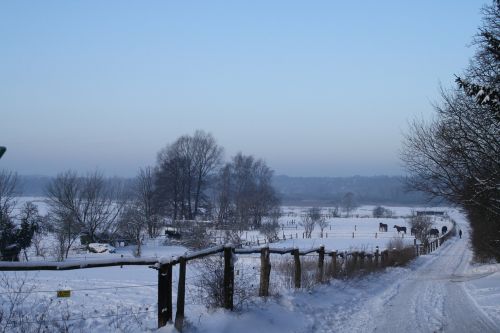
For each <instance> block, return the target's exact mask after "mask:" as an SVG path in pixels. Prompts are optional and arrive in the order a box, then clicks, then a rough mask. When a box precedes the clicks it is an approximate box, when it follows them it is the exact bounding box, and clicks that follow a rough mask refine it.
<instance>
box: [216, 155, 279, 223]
mask: <svg viewBox="0 0 500 333" xmlns="http://www.w3.org/2000/svg"><path fill="white" fill-rule="evenodd" d="M272 175H273V171H272V170H271V169H270V168H269V167H268V166H267V165H266V164H265V162H264V161H262V160H256V159H255V158H254V157H253V156H245V155H243V154H241V153H239V154H237V155H236V156H234V157H233V158H232V160H231V162H229V163H227V164H226V165H225V166H224V167H223V168H222V170H221V172H220V173H219V179H218V184H219V185H218V187H217V188H216V191H217V194H216V197H217V198H218V200H217V206H218V208H217V209H218V213H219V218H222V219H225V221H224V222H227V220H229V219H231V221H232V222H233V223H234V224H236V225H238V227H239V228H249V227H254V228H259V227H260V225H261V223H262V220H263V218H264V217H266V216H270V215H271V214H272V213H273V212H274V211H275V210H276V208H277V207H279V199H278V196H277V194H276V191H275V190H274V188H273V186H272V184H271V179H272Z"/></svg>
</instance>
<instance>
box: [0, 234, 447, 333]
mask: <svg viewBox="0 0 500 333" xmlns="http://www.w3.org/2000/svg"><path fill="white" fill-rule="evenodd" d="M454 232H455V225H453V228H451V229H450V230H449V231H448V232H447V233H446V234H444V235H443V236H441V237H439V238H436V239H434V240H432V241H431V242H430V243H429V244H428V245H426V246H423V245H422V244H418V245H414V255H416V256H418V255H421V254H427V253H430V252H432V251H434V250H436V249H437V248H438V247H439V246H440V245H442V243H443V242H444V241H445V240H447V239H448V238H449V237H451V235H452V234H454ZM219 253H221V254H223V262H224V275H223V307H224V308H226V309H228V310H232V309H233V291H234V277H235V267H234V256H235V255H239V256H243V255H249V256H250V255H255V254H260V272H259V273H258V275H259V276H260V282H259V296H263V297H265V296H269V284H270V277H271V274H270V273H271V262H270V255H271V254H280V255H285V254H290V255H292V256H293V265H294V273H293V275H294V278H293V282H294V287H295V288H301V279H302V277H301V260H300V257H301V256H308V257H309V256H311V255H312V254H315V256H316V255H317V257H318V262H317V269H318V271H317V272H318V273H317V282H320V283H321V282H323V279H324V274H325V261H326V260H327V259H328V258H329V259H328V260H330V263H331V265H332V266H333V271H335V269H336V266H337V265H341V262H339V259H340V260H342V261H343V262H345V260H347V258H351V260H352V262H353V263H354V268H355V269H363V267H364V265H368V264H370V265H375V267H379V266H380V267H386V266H387V265H388V263H389V257H390V256H391V255H392V256H394V255H397V254H398V250H391V249H389V250H383V251H381V252H379V251H378V249H377V250H376V251H375V252H365V251H327V250H326V249H325V247H324V246H319V247H315V248H308V249H299V248H296V247H289V248H271V247H269V246H265V247H253V248H235V247H233V246H232V245H220V246H215V247H211V248H207V249H203V250H200V251H196V252H191V253H187V254H185V255H182V256H178V257H170V258H116V259H94V260H87V261H85V262H43V261H42V262H0V271H30V270H74V269H87V268H96V267H112V266H126V265H145V266H149V267H150V268H154V269H156V270H157V271H158V283H157V284H154V285H151V286H157V288H158V309H157V317H158V327H162V326H165V325H166V324H167V323H168V322H171V321H172V320H174V316H173V302H172V299H173V292H172V285H173V284H174V279H173V269H172V268H173V267H174V266H177V265H178V266H179V269H178V278H177V279H176V280H177V281H175V282H177V285H178V286H177V302H176V314H175V321H174V325H175V327H176V328H177V329H178V330H179V331H181V330H182V328H183V323H184V308H185V305H186V280H190V279H193V278H195V277H199V276H201V275H197V276H189V277H188V276H186V266H187V264H188V263H189V262H190V261H193V260H196V259H201V258H205V257H208V256H211V255H214V254H219ZM123 287H124V288H127V287H126V286H123ZM137 287H139V286H137ZM140 287H144V286H140ZM103 288H104V287H103ZM115 288H116V287H109V288H108V287H106V289H115ZM89 289H97V288H89ZM187 289H188V292H189V291H190V290H191V287H189V286H188V288H187ZM148 312H151V311H148ZM76 320H78V319H76Z"/></svg>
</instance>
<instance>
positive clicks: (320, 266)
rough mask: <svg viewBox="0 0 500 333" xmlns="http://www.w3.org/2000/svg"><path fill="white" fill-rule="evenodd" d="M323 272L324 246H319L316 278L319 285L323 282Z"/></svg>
mask: <svg viewBox="0 0 500 333" xmlns="http://www.w3.org/2000/svg"><path fill="white" fill-rule="evenodd" d="M324 272H325V246H324V245H321V246H320V247H319V250H318V278H317V281H318V282H319V283H322V282H323V276H324Z"/></svg>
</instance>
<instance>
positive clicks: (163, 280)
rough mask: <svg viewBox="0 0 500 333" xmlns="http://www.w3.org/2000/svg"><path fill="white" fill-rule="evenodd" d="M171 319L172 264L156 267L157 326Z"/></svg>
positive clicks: (163, 324)
mask: <svg viewBox="0 0 500 333" xmlns="http://www.w3.org/2000/svg"><path fill="white" fill-rule="evenodd" d="M171 320H172V264H171V263H167V264H160V268H159V269H158V328H160V327H163V326H165V325H166V324H167V323H168V322H169V321H171Z"/></svg>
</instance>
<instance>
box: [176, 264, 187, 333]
mask: <svg viewBox="0 0 500 333" xmlns="http://www.w3.org/2000/svg"><path fill="white" fill-rule="evenodd" d="M185 298H186V258H184V257H179V285H178V286H177V311H176V312H175V324H174V326H175V328H176V329H177V330H178V331H179V332H182V327H183V326H184V304H185Z"/></svg>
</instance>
